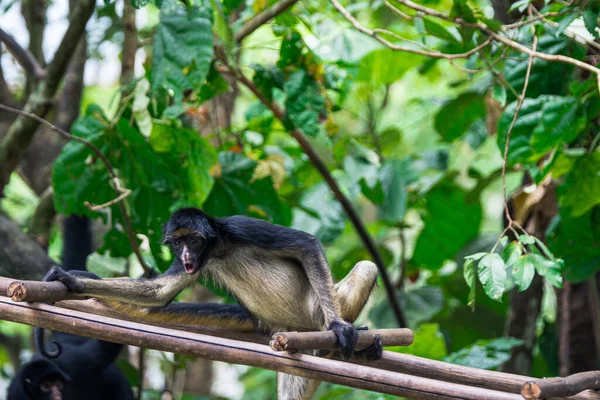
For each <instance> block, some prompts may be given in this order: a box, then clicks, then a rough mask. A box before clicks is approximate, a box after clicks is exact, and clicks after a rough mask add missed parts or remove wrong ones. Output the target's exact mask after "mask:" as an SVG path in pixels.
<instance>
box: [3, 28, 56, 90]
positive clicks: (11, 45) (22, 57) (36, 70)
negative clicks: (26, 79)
mask: <svg viewBox="0 0 600 400" xmlns="http://www.w3.org/2000/svg"><path fill="white" fill-rule="evenodd" d="M0 42H3V43H4V45H5V46H6V48H7V49H8V51H9V52H10V54H12V56H13V57H14V58H15V60H17V62H18V63H19V64H20V65H21V67H23V69H24V70H25V71H27V73H28V74H29V75H31V76H33V77H34V78H35V79H38V80H39V79H42V78H43V77H44V76H46V70H45V69H44V68H42V66H41V65H40V63H38V61H37V60H36V59H35V57H34V56H33V55H32V54H31V53H30V52H29V51H28V50H26V49H24V48H22V47H21V46H20V45H19V43H17V41H16V40H15V39H14V38H13V37H12V36H11V35H9V34H8V33H6V32H4V31H3V30H2V29H0Z"/></svg>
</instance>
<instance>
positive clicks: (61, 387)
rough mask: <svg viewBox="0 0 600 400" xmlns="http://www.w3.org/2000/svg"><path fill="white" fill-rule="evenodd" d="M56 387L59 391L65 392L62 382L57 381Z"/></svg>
mask: <svg viewBox="0 0 600 400" xmlns="http://www.w3.org/2000/svg"><path fill="white" fill-rule="evenodd" d="M54 386H56V388H57V389H58V390H63V383H62V381H56V382H54Z"/></svg>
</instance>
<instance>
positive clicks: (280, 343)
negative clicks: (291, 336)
mask: <svg viewBox="0 0 600 400" xmlns="http://www.w3.org/2000/svg"><path fill="white" fill-rule="evenodd" d="M287 342H288V341H287V337H285V335H281V334H279V333H276V334H274V335H273V337H271V341H270V342H269V344H270V345H271V348H272V349H273V350H275V351H284V350H286V349H287Z"/></svg>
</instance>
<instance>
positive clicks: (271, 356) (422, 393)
mask: <svg viewBox="0 0 600 400" xmlns="http://www.w3.org/2000/svg"><path fill="white" fill-rule="evenodd" d="M0 319H3V320H8V321H13V322H18V323H24V324H28V325H35V326H41V327H43V328H48V329H53V330H57V331H62V332H67V333H71V334H75V335H82V336H89V337H94V338H98V339H103V340H108V341H112V342H116V343H122V344H126V345H133V346H140V347H145V348H151V349H156V350H161V351H167V352H174V353H180V354H186V355H193V356H198V357H202V358H207V359H210V360H219V361H224V362H228V363H235V364H244V365H249V366H254V367H259V368H266V369H271V370H276V371H281V372H285V373H288V374H292V375H297V376H303V377H306V378H311V379H317V380H320V381H324V382H331V383H336V384H341V385H346V386H350V387H354V388H359V389H366V390H372V391H376V392H380V393H387V394H391V395H396V396H403V397H408V398H413V399H488V400H518V399H522V397H521V396H520V395H517V394H510V393H503V392H499V391H494V390H488V389H482V388H476V387H470V386H464V385H458V384H454V383H448V382H441V381H437V380H433V379H427V378H422V377H417V376H411V375H407V374H401V373H396V372H390V371H386V370H378V369H376V368H372V367H367V366H358V365H353V364H350V363H345V362H342V361H338V360H330V359H324V358H319V357H314V356H309V355H305V354H291V353H287V352H275V351H273V350H271V349H270V348H269V347H268V346H264V345H260V344H255V343H247V342H242V341H239V340H231V339H225V338H220V337H213V336H208V335H202V334H198V333H191V332H183V331H178V330H173V329H168V328H164V327H158V326H152V325H146V324H140V323H136V322H128V321H123V320H119V319H116V318H109V317H104V316H98V315H93V314H86V313H82V312H79V311H74V310H65V309H63V308H60V307H55V306H50V305H46V304H31V303H15V302H13V301H12V300H10V299H7V298H5V297H0Z"/></svg>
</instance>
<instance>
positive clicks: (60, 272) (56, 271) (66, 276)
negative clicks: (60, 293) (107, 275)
mask: <svg viewBox="0 0 600 400" xmlns="http://www.w3.org/2000/svg"><path fill="white" fill-rule="evenodd" d="M43 281H44V282H51V281H59V282H62V283H64V284H65V286H66V287H67V289H69V291H70V292H74V293H82V292H83V284H82V283H81V282H79V280H78V279H77V278H76V277H75V276H73V275H71V274H70V273H68V272H67V271H65V270H64V269H62V268H60V267H52V269H51V270H50V271H48V273H47V274H46V276H44V279H43Z"/></svg>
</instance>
